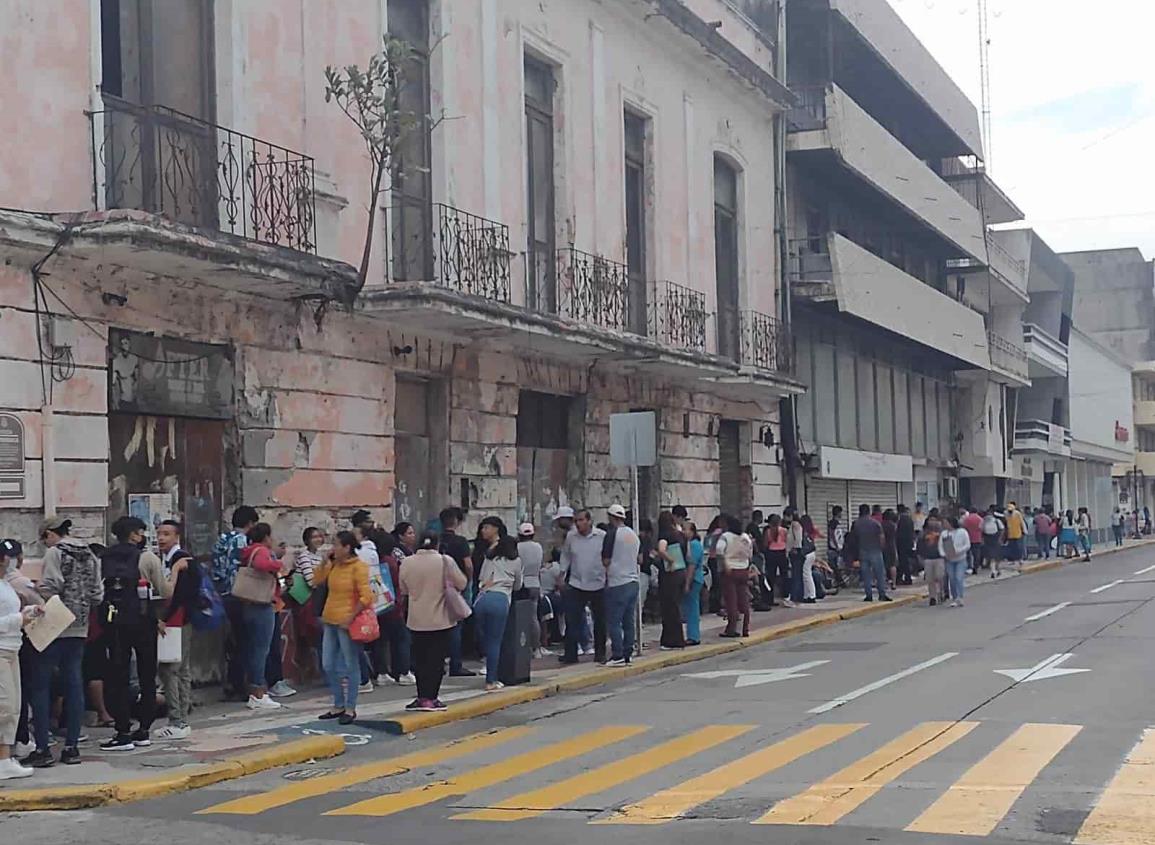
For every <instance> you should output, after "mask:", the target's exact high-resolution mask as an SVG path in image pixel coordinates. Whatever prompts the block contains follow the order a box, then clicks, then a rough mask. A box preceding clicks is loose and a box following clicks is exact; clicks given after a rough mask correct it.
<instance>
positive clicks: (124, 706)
mask: <svg viewBox="0 0 1155 845" xmlns="http://www.w3.org/2000/svg"><path fill="white" fill-rule="evenodd" d="M145 529H146V526H145V524H144V522H143V520H140V519H138V518H137V517H135V516H122V517H120V519H118V520H116V522H114V523H113V524H112V534H113V536H114V537H116V543H115V544H114V545H112V546H109V547H108V549H106V550H105V552H104V554H103V555H101V557H100V570H101V573H100V574H101V579H102V581H103V583H104V601H103V602H101V604H100V610H99V616H98V620H99V622H100V625H101V627H103V628H104V632H105V637H106V638H107V646H108V664H107V667H108V669H107V675H106V676H105V679H104V697H105V699H106V700H107V702H108V710H109V712H110V713H112V718H113V720H114V721H115V722H116V733H115V734H114V735H113V737H112V738H111V739H109V740H107V741H105V742H102V743H101V744H100V748H101V750H102V751H132V750H133V749H134V748H138V747H140V748H147V747H148V746H150V745H152V739H151V737H150V731H151V728H152V722H153V719H154V718H155V717H156V647H157V643H156V640H157V633H158V631H159V630H160V629H161V628H162V627H163V623H162V622H160V620H158V618H157V614H156V612H155V611H154V609H153V599H154V598H168V597H169V587H168V581H167V579H166V578H165V574H164V566H163V564H161V562H160V558H158V557H157V556H156V555H154V554H153V553H152V552H150V551H147V550H145V549H143V546H144V542H145ZM134 659H135V661H136V677H137V683H138V685H139V687H140V707H139V709H138V711H137V718H138V719H139V723H138V725H137V729H136V731H133V730H132V717H133V709H134V704H136V699H135V697H134V696H133V693H132V685H131V675H132V664H133V660H134Z"/></svg>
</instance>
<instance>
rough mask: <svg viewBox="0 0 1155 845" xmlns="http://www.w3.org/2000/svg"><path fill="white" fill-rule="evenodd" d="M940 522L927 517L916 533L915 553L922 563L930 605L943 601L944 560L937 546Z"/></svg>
mask: <svg viewBox="0 0 1155 845" xmlns="http://www.w3.org/2000/svg"><path fill="white" fill-rule="evenodd" d="M941 531H942V523H941V522H939V520H938V519H937V518H936V519H928V520H927V521H926V522H924V523H923V526H922V531H920V532H919V535H918V546H917V553H918V559H919V562H920V563H921V564H922V572H923V577H924V578H925V579H926V593H927V598H929V599H930V606H931V607H934V606H935V605H937V604H942V603H943V581H944V580H945V579H946V562H945V561H944V560H943V557H942V551H941V549H940V548H939V542H938V541H939V534H940V533H941Z"/></svg>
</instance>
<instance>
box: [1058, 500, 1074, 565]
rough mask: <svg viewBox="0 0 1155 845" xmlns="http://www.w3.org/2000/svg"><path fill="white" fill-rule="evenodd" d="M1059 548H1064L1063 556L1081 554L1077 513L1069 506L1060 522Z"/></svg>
mask: <svg viewBox="0 0 1155 845" xmlns="http://www.w3.org/2000/svg"><path fill="white" fill-rule="evenodd" d="M1059 548H1060V549H1062V550H1063V557H1065V558H1073V557H1078V555H1079V531H1078V525H1077V523H1076V522H1075V514H1074V512H1073V511H1072V510H1071V509H1070V508H1067V510H1066V512H1065V513H1064V514H1063V519H1062V521H1061V522H1060V523H1059Z"/></svg>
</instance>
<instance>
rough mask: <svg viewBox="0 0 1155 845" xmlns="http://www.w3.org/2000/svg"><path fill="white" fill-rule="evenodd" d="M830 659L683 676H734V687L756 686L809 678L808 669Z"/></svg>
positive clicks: (707, 678) (712, 677)
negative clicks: (784, 665) (766, 667)
mask: <svg viewBox="0 0 1155 845" xmlns="http://www.w3.org/2000/svg"><path fill="white" fill-rule="evenodd" d="M829 662H830V661H829V660H811V661H810V662H809V663H799V664H798V665H797V666H787V667H785V668H782V669H729V670H724V671H717V672H695V673H694V674H692V675H683V676H682V677H683V678H702V679H703V680H707V681H714V680H717V679H719V678H733V679H734V688H735V689H737V688H738V687H756V686H760V685H761V684H772V683H774V682H775V681H789V680H791V679H792V678H808V677H810V673H809V672H807V671H806V670H807V669H814V668H816V667H818V666H824V665H825V664H827V663H829Z"/></svg>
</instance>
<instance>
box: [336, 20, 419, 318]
mask: <svg viewBox="0 0 1155 845" xmlns="http://www.w3.org/2000/svg"><path fill="white" fill-rule="evenodd" d="M411 56H412V48H411V47H410V46H409V44H408V43H406V42H405V41H403V40H401V39H398V38H393V37H391V36H388V35H387V36H385V38H384V46H383V48H382V49H381V51H380V52H379V53H376V54H375V55H373V56H372V57H371V58H370V59H369V64H368V66H366V67H365V68H364V69H361V68H359V67H357V65H347V66H346V67H344V68H343V69H340V70H338V69H337V68H334V67H333V66H332V65H330V66H328V67H326V68H325V102H335V103H336V104H337V106H338V108H340V109H341V111H343V112H344V113H345V116H346V117H348V118H349V120H351V121H352V122H353V125H354V126H356V127H357V131H358V132H359V133H360V135H361V140H362V142H363V143H364V144H365V151H366V152H367V153H368V154H369V220H368V223H367V224H366V230H365V248H364V250H363V251H362V253H361V266H360V268H359V269H358V271H357V283H356V285H355V286H354V288H353V290H352V291H351V292H350V294H349V297H348V301H347V302H345V303H344V304H345V305H346V306H352V304H353V302H354V301H355V300H356V298H357V295H358V294H360V293H361V291H362V290H363V289H364V287H365V282H366V280H367V279H368V277H369V256H370V254H371V253H372V250H373V230H374V226H375V225H376V222H377V209H378V200H379V198H380V196H381V194H382V193H384V192H385V191H387V190H389V189H390V188H391V187H392V181H393V175H394V160H395V157H396V155H397V153H398V152H399V151H400V149H401V147H402V146H403V144H404V143H405V141H406V139H407V138H408V136H409V134H410V133H412V132H414V131H418V130H420V129H422V128H423V126H424V125H425V124H426V123H427V122H429V119H428V116H427V115H424V114H418V113H415V112H412V111H408V110H406V109H405V108H404V107H403V105H402V96H401V95H402V91H404V89H405V86H406V84H407V83H408V82H409V80H408V79H407V77H406V70H407V68H409V67H411V66H412V64H411Z"/></svg>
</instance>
